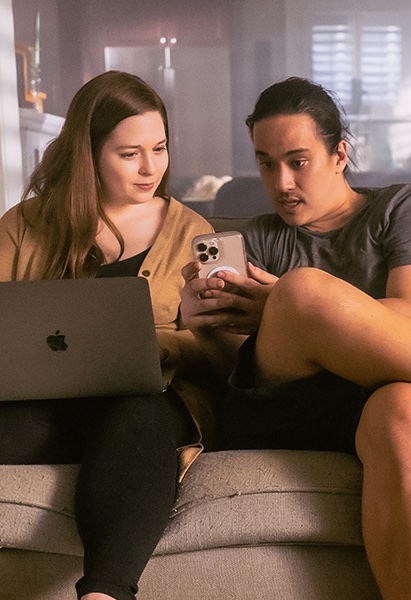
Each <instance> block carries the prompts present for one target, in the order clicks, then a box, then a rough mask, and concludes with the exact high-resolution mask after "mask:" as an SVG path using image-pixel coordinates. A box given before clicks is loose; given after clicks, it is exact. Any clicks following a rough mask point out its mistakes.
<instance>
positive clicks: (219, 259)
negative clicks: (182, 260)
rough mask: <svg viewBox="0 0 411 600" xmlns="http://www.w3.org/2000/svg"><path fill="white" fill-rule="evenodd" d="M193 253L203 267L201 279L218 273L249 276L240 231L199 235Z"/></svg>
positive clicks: (193, 243)
mask: <svg viewBox="0 0 411 600" xmlns="http://www.w3.org/2000/svg"><path fill="white" fill-rule="evenodd" d="M192 251H193V257H194V260H195V261H199V262H201V265H202V266H201V270H200V272H199V274H198V276H199V277H213V275H215V274H216V273H217V272H218V271H230V272H231V273H237V274H239V275H245V276H247V257H246V253H245V246H244V238H243V236H242V235H241V233H240V232H239V231H224V232H222V233H206V234H204V235H197V236H196V237H195V238H194V239H193V241H192Z"/></svg>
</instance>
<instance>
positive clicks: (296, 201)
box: [279, 198, 303, 211]
mask: <svg viewBox="0 0 411 600" xmlns="http://www.w3.org/2000/svg"><path fill="white" fill-rule="evenodd" d="M302 202H303V201H302V200H301V199H300V198H283V199H282V200H280V202H279V203H280V205H281V206H282V208H284V209H285V210H286V211H292V210H295V209H296V208H297V207H298V206H300V204H302Z"/></svg>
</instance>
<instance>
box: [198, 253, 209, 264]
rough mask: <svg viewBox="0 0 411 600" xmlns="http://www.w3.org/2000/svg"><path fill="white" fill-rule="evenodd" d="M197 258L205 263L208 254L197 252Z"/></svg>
mask: <svg viewBox="0 0 411 600" xmlns="http://www.w3.org/2000/svg"><path fill="white" fill-rule="evenodd" d="M198 259H199V260H200V261H201V262H203V263H205V262H207V261H208V254H204V253H202V254H199V255H198Z"/></svg>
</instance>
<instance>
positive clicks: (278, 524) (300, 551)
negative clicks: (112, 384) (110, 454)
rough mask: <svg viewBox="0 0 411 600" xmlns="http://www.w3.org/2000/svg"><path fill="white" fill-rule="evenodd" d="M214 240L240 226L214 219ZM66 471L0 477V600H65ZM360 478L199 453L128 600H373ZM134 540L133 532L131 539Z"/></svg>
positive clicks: (30, 470)
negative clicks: (216, 231) (134, 596)
mask: <svg viewBox="0 0 411 600" xmlns="http://www.w3.org/2000/svg"><path fill="white" fill-rule="evenodd" d="M213 223H214V226H215V227H216V229H220V230H221V229H235V228H237V227H238V226H239V225H240V224H241V220H238V219H237V220H235V219H214V221H213ZM77 474H78V466H76V465H39V466H37V465H34V466H19V465H18V466H0V600H23V599H24V600H57V599H58V600H75V593H74V583H75V581H76V580H77V579H78V578H79V577H80V576H81V570H82V552H83V549H82V545H81V542H80V539H79V536H78V533H77V529H76V524H75V519H74V510H73V496H74V488H75V483H76V478H77ZM361 486H362V469H361V464H360V462H359V461H358V460H357V458H356V457H354V456H350V455H347V454H342V453H336V452H312V451H290V450H236V451H223V452H207V453H203V454H202V455H201V456H200V457H199V459H198V460H197V461H196V462H195V463H194V465H193V467H192V468H191V469H190V470H189V472H188V474H187V475H186V477H185V479H184V481H183V483H182V485H181V489H180V492H179V496H178V499H177V501H176V504H175V507H174V510H173V512H172V514H171V516H170V521H169V524H168V527H167V529H166V531H165V533H164V535H163V537H162V539H161V541H160V542H159V544H158V546H157V548H156V550H155V552H154V555H153V556H152V558H151V560H150V561H149V563H148V566H147V568H146V570H145V572H144V574H143V577H142V579H141V583H140V593H139V595H138V598H139V600H257V599H258V600H377V599H379V598H380V595H379V592H378V589H377V586H376V584H375V581H374V578H373V575H372V573H371V570H370V567H369V565H368V562H367V558H366V554H365V551H364V546H363V541H362V535H361ZM136 535H138V532H136Z"/></svg>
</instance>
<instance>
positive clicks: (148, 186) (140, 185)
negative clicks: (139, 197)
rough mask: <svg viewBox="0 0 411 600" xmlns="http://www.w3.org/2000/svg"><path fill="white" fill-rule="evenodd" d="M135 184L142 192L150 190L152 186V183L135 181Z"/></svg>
mask: <svg viewBox="0 0 411 600" xmlns="http://www.w3.org/2000/svg"><path fill="white" fill-rule="evenodd" d="M135 186H136V187H137V188H138V189H139V190H141V191H142V192H151V190H152V189H153V188H154V183H136V184H135Z"/></svg>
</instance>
